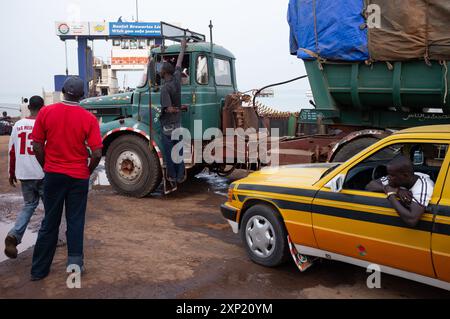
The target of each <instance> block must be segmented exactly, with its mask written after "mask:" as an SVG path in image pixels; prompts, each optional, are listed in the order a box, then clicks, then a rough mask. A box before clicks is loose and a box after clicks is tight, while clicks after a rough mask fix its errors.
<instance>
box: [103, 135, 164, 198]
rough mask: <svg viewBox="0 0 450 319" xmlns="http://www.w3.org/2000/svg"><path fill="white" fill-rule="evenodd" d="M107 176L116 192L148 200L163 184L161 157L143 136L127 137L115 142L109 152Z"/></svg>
mask: <svg viewBox="0 0 450 319" xmlns="http://www.w3.org/2000/svg"><path fill="white" fill-rule="evenodd" d="M105 167H106V175H107V177H108V180H109V183H110V184H111V186H112V187H113V188H114V190H115V191H117V192H118V193H120V194H122V195H127V196H133V197H138V198H141V197H144V196H146V195H148V194H149V193H151V192H153V191H154V190H155V189H156V187H158V185H159V184H160V183H161V179H162V173H161V165H160V163H159V159H158V155H157V154H156V153H155V152H154V151H151V150H150V148H149V146H148V142H147V141H146V140H144V139H143V138H141V137H138V136H134V135H124V136H120V137H118V138H117V139H115V140H114V141H113V142H112V143H111V145H110V146H109V148H108V151H107V152H106V159H105Z"/></svg>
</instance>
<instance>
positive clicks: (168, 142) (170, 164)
mask: <svg viewBox="0 0 450 319" xmlns="http://www.w3.org/2000/svg"><path fill="white" fill-rule="evenodd" d="M161 142H162V144H163V147H164V159H165V162H166V167H167V178H168V179H169V180H173V181H177V182H179V183H181V182H182V181H183V179H184V161H183V160H182V161H181V162H180V163H178V164H177V163H175V162H174V161H173V159H172V148H173V147H174V146H175V145H176V144H177V143H178V142H179V141H177V140H172V137H171V135H166V134H164V133H162V134H161ZM180 156H181V157H183V149H181V151H180Z"/></svg>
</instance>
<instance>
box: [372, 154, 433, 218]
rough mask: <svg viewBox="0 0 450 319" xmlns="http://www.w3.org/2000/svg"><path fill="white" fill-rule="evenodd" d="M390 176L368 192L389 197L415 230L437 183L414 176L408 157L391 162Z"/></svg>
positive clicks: (421, 176)
mask: <svg viewBox="0 0 450 319" xmlns="http://www.w3.org/2000/svg"><path fill="white" fill-rule="evenodd" d="M387 173H388V175H387V176H384V177H382V178H379V179H377V180H374V181H371V182H370V183H369V184H367V186H366V190H368V191H370V192H378V193H385V194H386V195H387V196H388V200H389V202H390V203H391V205H392V206H393V207H394V208H395V210H396V211H397V213H398V214H399V216H400V218H401V219H402V220H403V221H404V222H405V223H406V224H407V225H408V226H410V227H415V226H416V225H417V223H418V222H419V220H420V218H421V217H422V214H423V213H424V212H425V209H426V207H427V206H428V203H429V202H430V199H431V196H432V194H433V189H434V182H433V181H432V180H431V178H430V176H428V175H426V174H423V173H417V172H414V167H413V164H412V162H411V160H410V159H409V158H407V157H405V156H397V157H395V158H394V159H393V160H392V161H390V162H389V163H388V165H387Z"/></svg>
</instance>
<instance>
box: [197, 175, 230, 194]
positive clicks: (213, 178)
mask: <svg viewBox="0 0 450 319" xmlns="http://www.w3.org/2000/svg"><path fill="white" fill-rule="evenodd" d="M195 178H198V179H199V180H202V181H204V182H206V183H207V184H208V186H209V188H210V189H211V190H212V191H213V192H214V194H217V195H221V196H224V197H227V196H228V186H229V184H230V180H229V178H227V177H221V176H219V175H217V174H215V173H211V174H210V173H208V172H207V171H206V172H202V173H200V174H198V175H196V176H195Z"/></svg>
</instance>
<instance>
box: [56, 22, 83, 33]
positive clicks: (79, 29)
mask: <svg viewBox="0 0 450 319" xmlns="http://www.w3.org/2000/svg"><path fill="white" fill-rule="evenodd" d="M55 26H56V35H58V36H77V35H89V23H88V22H55Z"/></svg>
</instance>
